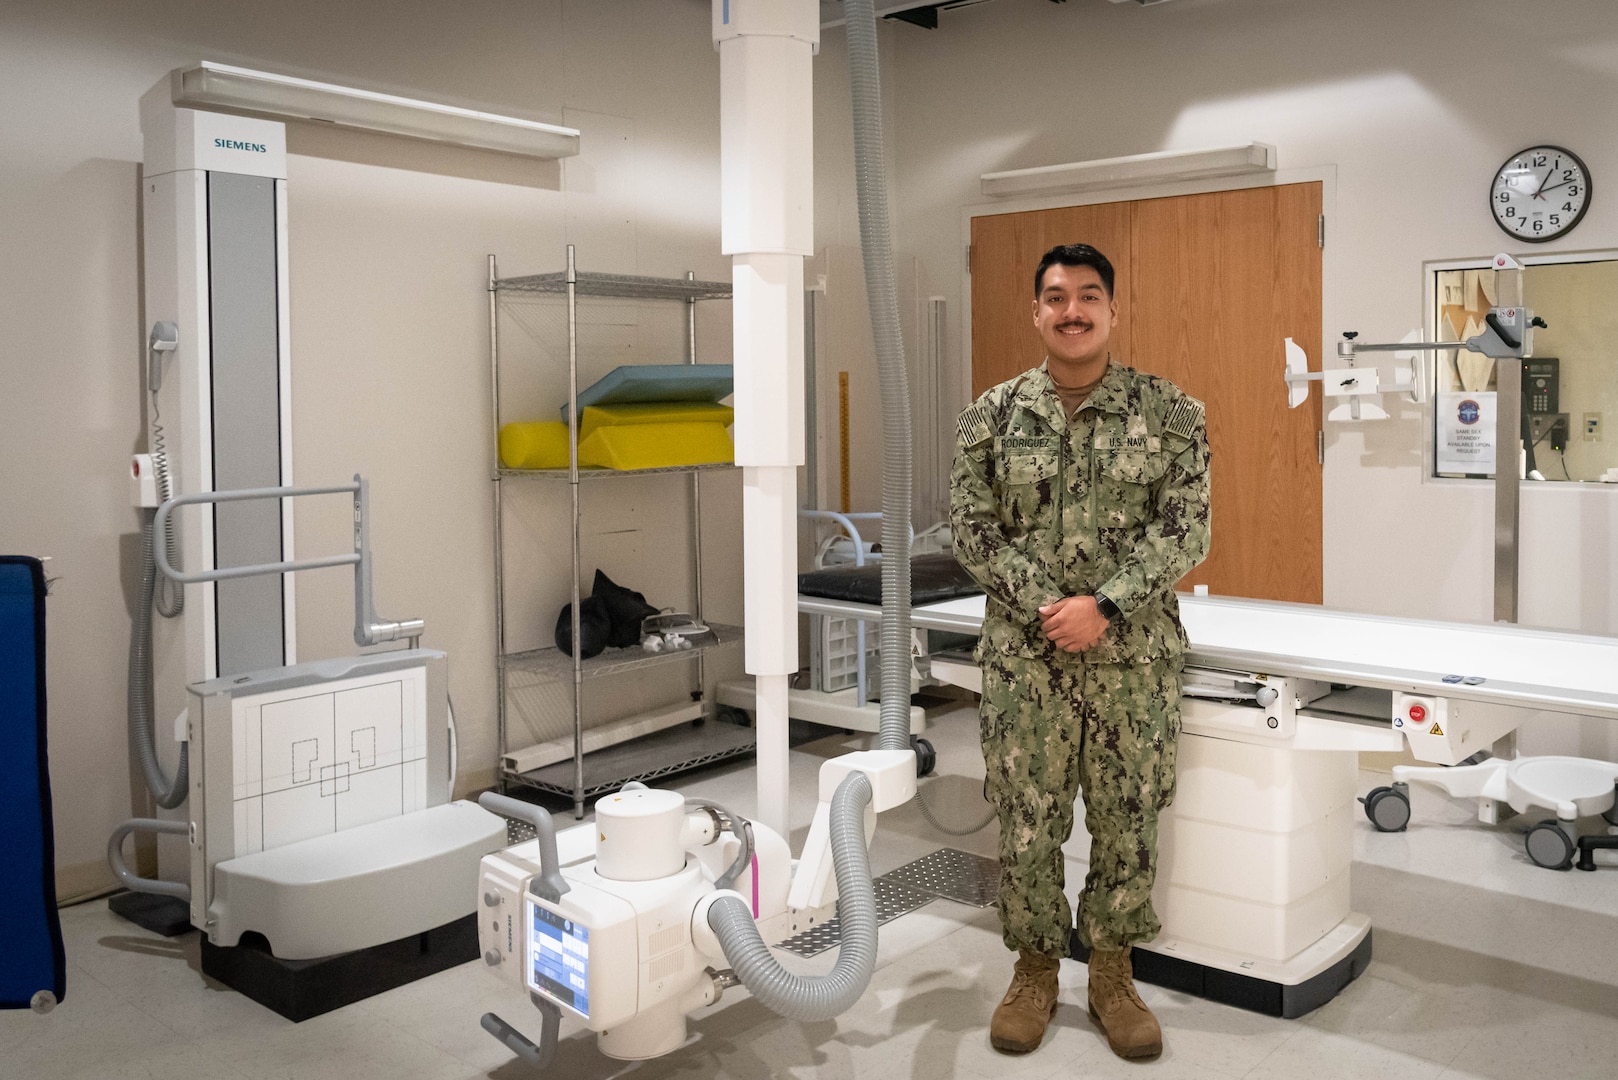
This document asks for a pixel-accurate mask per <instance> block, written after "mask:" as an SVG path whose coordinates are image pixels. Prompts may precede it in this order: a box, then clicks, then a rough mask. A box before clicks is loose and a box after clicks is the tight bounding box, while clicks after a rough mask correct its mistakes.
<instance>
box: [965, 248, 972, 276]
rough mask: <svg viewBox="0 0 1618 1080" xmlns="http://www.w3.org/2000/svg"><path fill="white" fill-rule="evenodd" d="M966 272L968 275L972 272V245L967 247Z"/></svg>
mask: <svg viewBox="0 0 1618 1080" xmlns="http://www.w3.org/2000/svg"><path fill="white" fill-rule="evenodd" d="M966 272H967V273H968V274H970V273H971V272H972V245H971V244H968V245H966Z"/></svg>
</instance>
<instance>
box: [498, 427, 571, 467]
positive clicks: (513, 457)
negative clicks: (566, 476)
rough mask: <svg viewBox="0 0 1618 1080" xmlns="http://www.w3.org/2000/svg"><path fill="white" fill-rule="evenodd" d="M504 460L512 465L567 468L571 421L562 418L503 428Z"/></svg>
mask: <svg viewBox="0 0 1618 1080" xmlns="http://www.w3.org/2000/svg"><path fill="white" fill-rule="evenodd" d="M500 464H501V465H503V466H505V467H506V468H508V469H565V468H567V425H566V424H564V423H562V422H561V421H559V420H542V421H536V422H534V423H526V424H507V425H505V426H504V427H502V428H501V429H500Z"/></svg>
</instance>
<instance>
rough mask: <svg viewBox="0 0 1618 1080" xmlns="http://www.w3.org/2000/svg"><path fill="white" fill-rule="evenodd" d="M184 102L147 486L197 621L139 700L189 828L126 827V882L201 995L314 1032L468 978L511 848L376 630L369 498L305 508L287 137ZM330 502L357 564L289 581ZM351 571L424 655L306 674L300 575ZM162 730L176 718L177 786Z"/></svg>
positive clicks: (153, 139)
mask: <svg viewBox="0 0 1618 1080" xmlns="http://www.w3.org/2000/svg"><path fill="white" fill-rule="evenodd" d="M186 76H187V72H185V71H176V72H174V73H173V74H172V75H171V76H169V77H166V78H165V79H164V80H163V81H161V82H160V83H159V84H158V85H157V86H156V87H154V88H153V89H152V90H151V91H150V92H149V93H148V94H146V95H145V96H144V97H143V98H142V100H141V126H142V130H143V132H144V134H145V139H146V160H145V170H144V175H143V179H142V196H143V202H144V212H145V227H144V239H145V260H146V282H145V285H146V296H145V300H146V315H147V318H148V320H149V322H150V324H151V333H150V336H149V338H148V352H147V367H146V371H145V375H146V387H147V393H148V399H147V401H148V422H149V450H150V453H149V454H146V455H139V456H137V457H136V459H135V460H134V462H133V465H132V477H133V480H134V482H135V491H136V502H137V505H139V506H141V507H142V508H143V510H144V512H145V513H146V514H147V530H148V531H147V553H146V559H145V563H146V571H145V573H146V584H145V589H146V590H147V591H148V593H154V592H155V593H156V594H157V600H156V607H157V609H158V610H159V611H160V612H161V613H162V614H164V615H168V616H171V617H175V616H183V617H181V618H178V619H177V622H178V625H174V624H169V625H163V624H161V623H159V625H158V626H156V627H153V628H150V629H147V624H148V623H149V621H150V611H149V610H140V611H137V613H136V624H137V625H136V633H135V640H134V642H133V643H132V646H131V669H132V675H131V678H132V682H131V692H130V700H131V723H132V726H134V727H135V728H136V730H137V738H136V742H137V744H140V743H142V742H143V740H142V738H141V728H142V727H143V726H144V729H145V731H144V735H145V739H144V743H145V744H146V746H145V748H144V749H142V750H141V752H142V753H143V762H142V765H143V767H144V768H146V769H147V777H148V781H149V784H150V785H151V786H152V787H153V789H154V793H155V794H156V795H157V801H158V804H159V806H161V807H169V808H174V807H178V806H180V805H181V804H182V803H184V804H185V813H184V815H183V816H181V817H177V818H151V819H136V820H135V821H131V822H129V823H126V824H125V825H124V826H123V827H121V828H120V829H119V830H118V831H117V832H116V833H115V834H114V836H113V839H112V843H111V845H110V846H109V860H110V862H111V863H112V865H113V869H114V872H115V873H117V874H118V876H119V877H120V879H121V880H123V881H124V882H125V884H127V885H129V886H130V888H131V889H133V890H134V892H132V893H131V894H129V895H128V896H127V897H120V898H118V899H119V900H120V901H122V903H121V904H120V905H118V906H121V907H123V908H124V909H125V911H126V912H127V913H128V914H129V916H130V917H131V918H136V919H137V921H143V922H147V919H146V918H144V917H143V916H147V915H151V914H152V913H151V912H149V911H147V912H143V911H142V910H141V909H143V908H146V907H149V906H150V901H151V899H152V897H154V896H158V897H171V898H174V899H178V900H183V901H184V902H185V905H186V910H185V913H184V914H183V915H181V916H178V917H177V918H178V921H179V923H180V925H179V926H178V927H174V928H173V929H174V932H178V931H179V930H181V929H183V928H184V925H185V923H187V922H188V923H189V924H190V925H192V926H195V927H196V928H198V929H200V930H202V931H203V933H204V935H205V938H206V940H205V943H204V948H203V970H204V971H205V972H206V973H207V974H210V975H212V976H214V977H216V978H219V979H220V980H221V981H224V982H226V983H227V984H229V985H231V986H234V987H235V988H237V989H239V990H241V991H242V992H244V993H246V994H248V995H249V996H251V997H254V998H255V999H256V1000H259V1001H260V1002H262V1003H263V1004H266V1005H268V1006H270V1007H271V1008H274V1009H276V1010H277V1011H279V1012H281V1013H282V1014H283V1015H286V1016H289V1017H290V1018H292V1019H303V1018H305V1017H307V1016H312V1015H316V1014H317V1013H320V1012H324V1011H327V1010H328V1009H331V1008H336V1007H337V1006H339V1005H342V1004H345V1003H346V1002H348V1001H352V1000H356V999H358V998H360V997H364V996H367V995H368V994H371V993H376V992H378V991H379V990H382V989H386V988H388V987H389V986H392V985H398V984H399V983H400V982H404V981H408V980H409V979H413V978H417V977H420V976H421V975H424V974H427V973H429V972H431V971H434V970H438V969H440V968H442V967H445V966H448V965H450V964H455V963H460V962H463V961H465V960H469V959H471V958H472V957H474V956H475V955H476V931H475V929H474V928H473V925H472V909H473V904H472V899H473V898H472V895H471V891H470V890H469V889H468V888H467V887H466V885H465V882H466V881H467V880H468V879H469V878H470V877H471V876H472V875H473V874H475V872H476V867H477V865H478V860H479V858H481V856H482V855H484V854H485V853H487V852H489V851H492V850H495V849H496V848H498V847H500V846H503V844H504V842H505V836H506V831H505V824H504V822H503V821H502V820H501V819H500V818H499V817H498V816H496V815H493V814H490V813H488V812H487V811H484V810H482V809H481V808H479V807H477V806H475V805H473V804H471V803H466V802H453V801H451V799H450V796H451V789H452V786H453V780H454V778H453V775H452V769H453V764H452V759H453V747H452V738H453V736H452V733H451V730H450V718H449V713H448V696H447V690H446V660H445V657H444V654H443V653H441V652H437V651H434V650H430V649H420V648H416V647H415V645H416V642H417V640H418V639H419V636H420V634H421V632H422V624H421V622H420V621H419V620H409V621H402V622H384V621H381V620H378V619H377V618H376V616H375V614H374V612H373V611H372V610H371V601H370V553H369V544H368V537H367V534H366V526H365V498H366V485H365V482H364V481H363V480H362V479H361V478H359V477H355V478H354V482H353V483H352V484H344V485H338V486H331V487H324V488H303V489H300V488H294V487H292V486H290V485H291V482H292V481H291V454H290V445H289V444H290V433H291V420H290V398H291V394H290V382H289V372H290V355H289V321H288V304H287V227H286V222H287V194H286V131H285V126H284V125H283V124H280V123H276V122H273V121H268V120H262V119H256V118H251V117H241V116H233V115H226V114H222V113H213V112H203V111H198V110H194V109H188V108H182V107H177V106H176V105H175V104H174V102H175V101H176V100H180V99H181V98H182V94H183V91H184V79H185V78H186ZM171 444H172V445H171ZM171 454H172V458H171V456H170V455H171ZM176 493H179V494H176ZM331 494H349V495H351V496H352V498H353V502H354V522H355V534H354V541H355V542H354V550H353V552H352V553H350V554H344V555H340V556H332V557H326V558H321V559H311V560H305V561H303V562H301V563H300V562H296V561H294V560H293V556H292V546H293V545H292V538H293V527H292V502H291V497H292V496H295V495H331ZM160 503H161V504H163V505H162V507H161V508H160V509H159V508H158V507H159V504H160ZM191 504H195V505H194V506H193V505H191ZM182 506H184V507H188V509H186V510H184V511H183V512H177V511H179V508H180V507H182ZM348 564H352V565H354V566H355V568H356V575H355V601H356V627H355V639H356V643H357V644H359V645H375V644H378V643H381V642H387V641H401V642H405V641H408V643H409V645H410V647H409V648H406V649H403V650H399V651H394V652H384V653H371V654H367V655H361V656H357V657H349V658H342V659H338V660H330V661H320V662H315V663H298V662H297V655H296V644H297V642H296V634H295V623H294V612H295V608H294V591H293V590H294V586H293V577H292V574H291V571H293V570H298V569H308V568H313V567H317V566H334V565H348ZM182 565H183V566H184V568H185V569H183V570H182V569H180V567H181V566H182ZM158 570H161V572H162V575H163V577H158V575H157V571H158ZM153 582H155V586H154V584H153ZM170 582H173V583H176V584H177V585H178V586H179V587H183V593H181V592H178V591H177V590H176V586H175V585H171V584H169V583H170ZM150 606H151V603H150V601H148V603H147V604H146V607H147V608H148V609H149V608H150ZM137 716H139V717H140V718H141V720H142V722H141V723H137V720H136V718H137ZM156 717H162V718H164V722H165V723H166V722H167V721H168V720H169V719H170V718H175V717H178V719H177V720H176V721H175V737H176V741H177V742H178V743H179V744H180V756H179V760H178V763H177V764H171V765H170V766H169V767H170V768H171V769H173V770H174V779H173V780H172V781H170V780H169V779H168V778H167V777H166V776H165V775H164V772H165V770H164V768H163V762H162V761H160V760H157V759H158V758H160V757H163V758H169V759H173V758H174V754H173V753H172V752H171V751H166V750H165V751H164V752H162V753H161V754H160V753H159V752H158V749H159V748H158V746H157V745H156V744H157V743H158V742H161V741H163V740H153V739H152V738H151V732H152V730H153V728H154V726H155V725H154V724H153V720H154V718H156ZM130 832H154V833H158V834H159V835H160V837H164V838H167V837H173V838H174V839H163V840H162V841H161V842H160V845H159V860H158V861H159V871H160V879H148V878H141V877H137V876H136V875H134V874H133V873H131V872H130V871H129V870H128V869H127V868H126V867H125V866H124V865H123V858H122V851H121V846H122V841H123V839H124V837H125V836H127V835H128V834H129V833H130ZM180 837H183V838H184V839H183V840H180V839H179V838H180ZM181 844H183V845H184V847H183V849H180V850H176V849H177V848H178V847H179V845H181ZM187 877H189V885H187V884H185V880H186V878H187ZM170 903H171V905H172V901H170ZM117 909H118V907H117V906H115V910H117ZM156 920H157V921H159V922H161V920H162V915H161V914H158V915H157V916H156ZM148 924H150V923H149V922H148ZM244 935H247V938H246V941H245V942H244ZM374 950H391V954H390V955H389V957H388V962H387V963H386V964H381V963H376V962H374V961H375V960H376V959H377V957H376V956H374V955H372V951H374ZM401 962H402V963H403V970H400V969H399V964H400V963H401ZM384 971H393V972H396V973H397V974H394V975H383V974H380V973H381V972H384Z"/></svg>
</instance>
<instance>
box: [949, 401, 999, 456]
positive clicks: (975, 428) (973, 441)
mask: <svg viewBox="0 0 1618 1080" xmlns="http://www.w3.org/2000/svg"><path fill="white" fill-rule="evenodd" d="M955 435H956V438H958V439H959V440H960V442H961V445H962V446H964V447H967V448H969V449H970V448H971V447H974V446H978V445H980V444H982V443H986V442H988V441H989V440H990V439H992V438H993V437H994V427H993V426H992V425H991V424H990V423H989V410H987V409H985V408H984V407H983V406H982V405H968V406H967V407H966V408H965V409H963V410H961V415H959V416H957V417H956V418H955Z"/></svg>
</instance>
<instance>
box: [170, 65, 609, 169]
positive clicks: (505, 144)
mask: <svg viewBox="0 0 1618 1080" xmlns="http://www.w3.org/2000/svg"><path fill="white" fill-rule="evenodd" d="M172 87H173V95H172V96H173V101H174V104H176V105H179V106H183V107H185V108H190V109H215V110H221V111H226V112H246V113H252V114H255V115H258V116H270V117H274V118H276V119H286V120H315V121H320V122H324V123H329V124H338V125H340V126H343V127H351V128H359V129H361V130H365V131H379V132H383V133H386V134H390V135H404V136H407V137H409V138H415V139H429V140H432V141H434V142H445V143H453V144H455V145H457V146H470V147H475V148H477V149H481V150H499V151H502V152H504V153H508V154H521V155H523V156H526V157H537V158H561V157H571V156H573V155H574V154H577V153H578V152H579V132H578V130H577V129H576V128H568V127H561V126H559V125H557V124H546V123H541V122H540V121H538V120H525V119H522V118H521V117H516V116H501V115H499V114H497V113H486V112H478V111H477V110H474V109H463V108H460V107H458V106H455V105H444V104H441V103H439V102H436V101H420V100H417V99H415V98H407V97H399V96H397V95H394V94H381V93H377V92H376V91H373V90H361V89H359V88H358V87H353V86H338V85H336V84H333V83H323V82H315V81H313V80H310V79H300V78H296V77H294V76H291V75H278V74H276V73H274V72H268V71H254V70H252V69H250V68H241V67H232V66H230V65H228V64H216V63H213V62H211V61H203V62H202V63H201V64H200V65H198V66H197V67H194V68H180V69H178V70H176V71H175V72H174V73H173V75H172Z"/></svg>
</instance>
